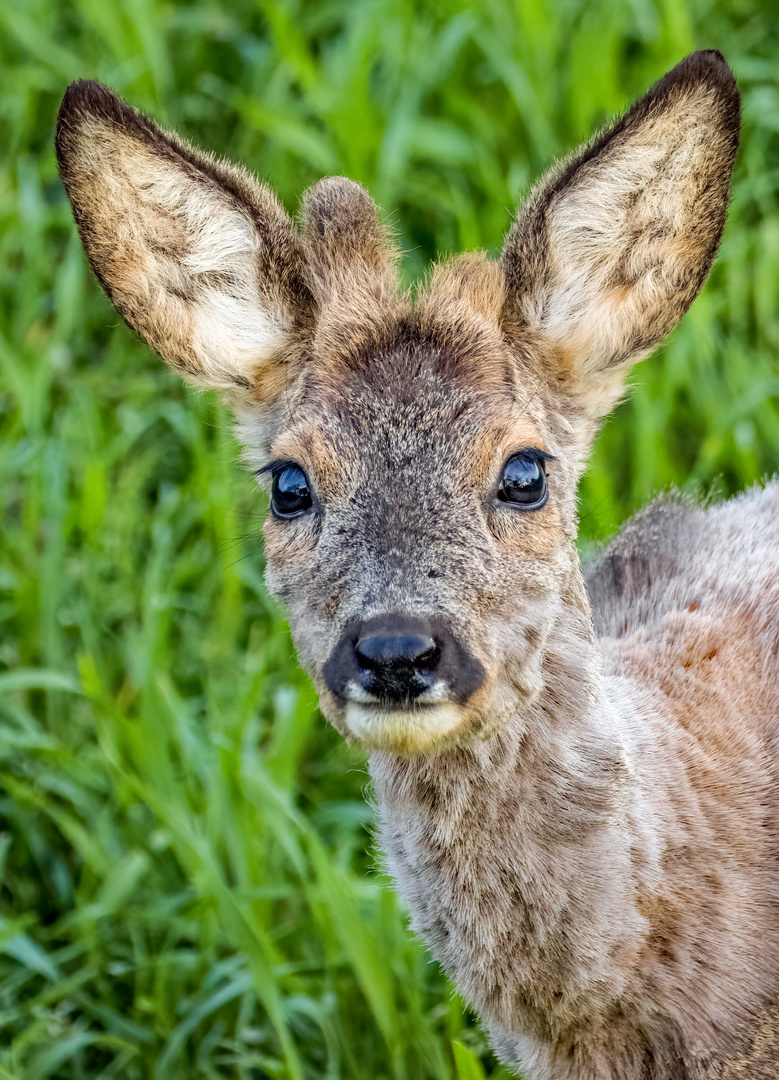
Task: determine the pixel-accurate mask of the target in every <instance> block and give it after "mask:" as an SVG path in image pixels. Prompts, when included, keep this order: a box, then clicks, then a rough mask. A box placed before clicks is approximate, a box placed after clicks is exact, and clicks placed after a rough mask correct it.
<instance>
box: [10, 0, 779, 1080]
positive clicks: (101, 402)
mask: <svg viewBox="0 0 779 1080" xmlns="http://www.w3.org/2000/svg"><path fill="white" fill-rule="evenodd" d="M773 7H774V6H773V4H772V3H770V2H768V0H766V2H765V3H763V4H761V3H751V2H747V0H740V2H735V0H734V2H731V3H716V2H715V0H655V2H650V0H608V2H605V0H587V2H585V0H562V2H560V3H555V4H552V3H551V2H544V0H522V2H521V3H518V4H510V3H508V2H507V0H482V2H481V3H479V4H478V5H476V4H474V5H465V4H458V3H454V2H452V0H437V2H435V3H433V2H432V0H423V2H416V3H412V0H325V2H318V3H314V2H302V0H301V2H293V0H260V2H258V3H256V4H254V3H251V4H250V3H248V2H243V0H237V2H230V3H228V4H224V5H220V4H217V3H216V0H213V2H211V0H191V2H190V3H186V4H176V5H174V4H171V3H163V2H161V0H115V2H114V3H113V4H110V5H109V4H106V3H105V2H104V0H73V3H72V4H70V5H63V4H56V3H54V2H53V0H24V2H22V0H4V3H3V4H2V5H0V69H1V70H2V72H3V76H4V77H3V79H2V83H0V103H1V105H2V109H1V110H0V115H2V117H3V121H2V125H1V126H0V143H1V144H2V154H1V155H0V371H1V372H2V374H1V375H0V403H1V408H0V424H1V425H2V441H1V442H0V498H1V499H2V503H3V528H2V535H0V552H1V555H0V590H1V591H0V620H2V621H1V622H0V882H1V885H0V1078H2V1080H43V1078H45V1077H52V1078H57V1080H82V1078H89V1080H96V1078H98V1077H100V1078H104V1080H108V1078H111V1077H121V1078H128V1080H136V1078H138V1080H140V1078H146V1077H150V1078H157V1080H178V1078H188V1080H189V1078H193V1077H209V1078H210V1077H236V1078H241V1080H248V1078H252V1080H255V1078H261V1077H263V1078H264V1077H274V1078H275V1077H279V1078H281V1077H284V1078H287V1077H289V1078H292V1080H302V1078H305V1080H337V1078H338V1080H340V1078H343V1080H366V1078H371V1080H385V1078H386V1080H483V1078H484V1077H485V1076H487V1075H490V1076H492V1077H493V1078H495V1080H497V1078H499V1077H504V1078H505V1076H506V1074H505V1073H504V1072H502V1071H501V1070H500V1069H498V1068H497V1067H496V1065H495V1062H494V1060H493V1059H492V1058H491V1057H490V1055H489V1053H488V1050H487V1048H486V1045H485V1042H484V1039H483V1037H482V1036H481V1034H480V1033H479V1031H478V1028H476V1027H475V1025H474V1023H473V1020H472V1018H471V1017H469V1016H468V1014H467V1012H466V1011H465V1010H464V1007H463V1005H462V1003H461V1002H460V1001H459V1000H458V999H457V998H456V997H454V996H453V995H452V992H451V989H450V988H449V987H448V985H447V984H446V982H445V980H444V978H443V977H442V975H441V974H440V972H439V971H438V970H437V969H436V968H435V967H434V966H433V965H431V964H430V963H429V961H428V957H427V956H426V954H425V952H424V950H423V949H422V948H421V946H420V945H419V944H417V943H416V942H414V941H413V940H412V939H411V938H410V937H409V934H408V932H407V930H406V928H405V920H404V914H403V911H402V909H401V907H400V905H399V903H398V901H397V900H396V899H395V897H394V895H393V893H392V891H391V889H390V888H389V884H388V882H387V880H386V879H385V877H384V876H383V875H382V874H381V872H380V871H379V870H378V869H377V867H376V859H375V854H374V852H373V850H372V840H371V821H372V812H371V809H370V806H369V804H367V803H366V801H365V799H364V797H363V789H364V787H365V784H366V775H365V770H364V763H363V760H362V758H361V757H360V755H359V754H358V753H356V752H352V751H349V750H348V749H347V748H346V747H345V746H344V745H343V743H342V742H341V740H340V739H339V738H338V737H337V736H336V735H335V734H334V732H332V731H331V730H330V729H329V728H328V727H327V726H326V725H325V724H324V722H323V721H322V719H321V717H319V715H318V714H317V711H316V702H315V697H314V695H313V693H312V690H311V688H310V687H309V685H308V683H307V680H306V679H305V677H304V676H303V675H302V674H301V673H300V671H299V670H298V668H297V666H296V663H295V659H294V655H293V649H292V645H291V641H290V638H289V634H288V632H287V629H286V626H285V623H284V619H283V614H282V613H281V612H280V611H278V610H277V609H276V608H275V607H274V606H273V605H272V604H271V602H270V601H269V600H268V598H267V596H266V593H265V591H264V587H263V583H262V570H263V564H262V552H261V550H260V547H259V544H258V540H257V534H258V528H259V523H260V521H261V518H262V513H263V509H264V508H263V506H262V505H260V503H259V501H258V497H257V495H256V494H255V492H254V490H253V486H252V484H251V483H250V481H249V479H248V478H247V477H246V476H244V475H243V474H242V473H241V471H240V469H239V468H238V467H237V466H236V465H235V464H234V461H235V458H236V455H237V448H236V446H235V445H234V442H233V439H232V436H231V433H230V423H229V420H228V418H227V416H226V414H225V413H224V412H223V410H222V409H221V407H220V406H219V404H218V403H217V402H216V401H215V400H214V399H213V398H211V397H209V396H206V395H197V394H194V393H192V392H189V391H187V390H185V389H184V388H183V387H182V386H181V385H180V384H179V383H178V382H177V381H176V380H175V378H174V377H173V376H172V375H170V374H169V373H168V372H167V371H166V370H165V369H164V368H163V366H162V365H161V364H160V363H159V362H158V361H157V360H156V359H155V358H154V357H153V356H152V355H151V354H150V353H149V352H148V350H147V349H146V348H145V347H144V346H143V345H142V344H141V343H140V342H139V341H137V340H136V339H135V338H134V337H133V335H132V334H131V333H130V332H129V331H128V330H127V329H126V328H125V327H124V326H123V325H121V324H119V320H118V318H117V317H116V316H115V314H114V313H113V312H112V311H111V309H110V307H109V305H108V303H107V301H106V300H105V299H104V298H103V297H102V295H101V294H100V292H99V290H98V288H97V286H96V285H95V283H94V281H93V280H92V279H91V277H90V274H89V272H88V270H87V268H86V264H85V260H84V258H83V255H82V253H81V250H80V246H79V243H78V241H77V239H76V235H75V230H74V228H73V225H72V222H71V219H70V215H69V210H68V207H67V204H66V200H65V198H64V194H63V192H62V190H61V188H60V186H59V184H58V181H57V179H56V170H55V166H54V160H53V153H52V131H53V124H54V118H55V115H56V110H57V106H58V102H59V99H60V97H61V95H62V92H63V90H64V87H65V85H66V83H67V82H68V81H69V80H71V79H73V78H77V77H81V76H93V77H98V78H101V79H102V80H104V81H106V82H108V83H110V84H111V85H113V86H114V87H115V88H116V89H117V90H119V91H120V92H121V93H123V94H125V95H126V96H127V97H128V98H130V99H131V100H132V101H133V102H134V103H136V104H137V105H139V106H141V107H143V108H145V109H147V110H150V111H152V112H154V113H155V114H156V115H157V116H158V117H160V118H161V119H162V120H163V121H165V122H168V123H169V124H171V125H172V126H175V127H176V128H178V129H179V130H181V131H183V132H184V133H185V134H186V135H188V136H189V137H191V138H193V139H195V140H196V141H198V142H200V143H202V144H204V145H207V146H210V147H212V148H214V149H216V150H218V151H220V152H223V153H225V154H230V155H231V156H233V157H235V158H239V159H241V160H243V161H245V162H247V163H248V164H249V165H250V166H252V167H253V168H254V169H255V170H256V171H258V172H259V173H261V174H262V175H264V176H267V177H268V178H269V179H270V180H271V181H272V183H273V184H274V185H275V186H276V187H277V188H278V190H279V191H280V193H281V195H282V198H283V199H284V200H285V202H286V204H287V205H288V206H289V207H290V208H294V206H295V204H296V200H297V198H298V196H299V194H300V192H301V191H302V190H303V189H304V188H305V187H306V186H307V185H308V184H310V183H311V182H313V181H314V180H315V179H317V178H318V177H319V176H320V175H322V174H325V173H332V172H346V173H348V174H350V175H351V176H353V177H355V178H356V179H358V180H361V181H362V182H364V183H366V184H367V185H368V186H369V187H370V188H371V190H372V191H373V193H374V195H375V196H376V198H377V199H378V200H379V201H380V203H381V204H382V205H383V206H384V208H385V210H386V211H387V213H388V214H389V215H390V217H391V220H392V221H393V222H394V223H395V225H396V227H397V229H398V231H399V234H400V237H401V242H402V244H403V247H404V249H405V250H406V251H407V252H408V255H407V258H406V263H405V272H406V273H407V274H408V275H409V276H410V277H416V276H418V275H419V274H421V273H422V272H423V271H424V269H425V267H426V266H427V265H428V263H429V260H430V259H431V258H432V257H433V256H434V255H435V253H436V252H444V251H448V250H452V249H461V248H472V247H487V248H488V249H491V250H496V249H497V247H498V245H499V244H500V240H501V236H502V234H503V232H504V231H505V229H506V227H507V225H508V223H509V219H510V212H511V208H512V207H513V206H514V205H515V203H516V202H517V199H518V198H519V196H520V195H521V193H522V192H523V191H525V190H526V189H527V187H528V185H529V184H530V182H531V181H532V179H533V177H534V176H536V175H537V174H538V173H539V172H540V171H541V170H542V169H543V168H544V166H545V165H546V164H548V163H549V162H550V161H551V159H552V158H553V157H554V156H555V155H556V154H560V153H562V152H565V151H566V150H567V149H569V148H570V147H572V145H573V144H574V143H575V142H576V141H577V140H579V139H581V138H583V137H585V136H586V135H587V134H588V133H589V132H590V131H591V130H592V129H593V127H595V126H597V125H598V124H599V123H601V122H602V121H603V120H604V119H605V118H606V117H607V116H608V115H609V114H610V113H612V112H613V111H615V110H617V109H620V108H622V107H624V106H625V105H626V104H627V103H628V102H629V101H630V100H631V99H632V98H633V97H634V96H635V95H637V94H638V93H640V92H641V91H642V90H643V89H645V88H646V87H647V86H648V85H649V84H650V83H651V82H652V81H653V80H654V79H655V78H656V77H658V76H659V75H660V74H661V73H662V72H664V71H665V70H666V69H667V68H668V67H670V66H671V65H672V64H673V63H675V62H676V61H677V60H678V59H679V58H680V57H681V56H682V55H683V54H684V53H685V52H687V51H689V50H690V49H692V48H694V47H701V46H703V47H706V46H714V47H719V48H721V49H722V50H723V51H724V52H725V53H726V55H727V56H728V58H729V60H730V61H731V63H732V64H733V66H734V67H735V69H736V71H737V73H738V76H739V79H740V82H741V86H742V89H743V91H744V118H745V132H744V145H743V150H742V152H741V156H740V161H739V165H738V170H737V175H736V181H735V189H734V199H733V206H732V211H731V218H730V223H729V226H728V230H727V233H726V237H725V241H724V243H723V248H722V254H721V258H720V261H719V264H718V267H717V268H716V270H715V271H714V273H713V275H712V278H711V280H710V281H709V283H708V285H707V286H706V288H705V290H704V293H703V295H702V296H701V298H700V299H699V300H698V302H697V303H696V305H695V306H694V308H693V310H692V311H691V313H690V314H689V315H688V316H687V318H686V320H685V321H684V323H683V325H682V327H681V328H680V329H679V330H678V331H677V332H676V333H675V334H674V335H673V337H672V339H671V341H670V343H669V344H668V345H667V346H666V347H665V348H664V350H663V351H662V352H661V353H660V354H659V355H657V356H656V357H655V358H654V359H653V360H651V361H649V362H647V363H646V364H644V365H643V366H642V368H641V369H640V370H639V373H638V375H637V380H636V381H637V389H636V393H635V395H634V396H633V398H632V401H631V402H630V403H628V404H626V405H624V406H623V407H622V408H621V409H620V410H619V412H618V414H617V416H616V417H615V419H613V420H612V421H611V422H610V423H609V424H608V425H607V427H606V429H605V431H604V433H603V435H602V437H601V439H600V441H599V444H598V446H597V449H596V452H595V454H594V457H593V463H592V468H591V470H590V473H589V475H588V476H587V478H586V480H585V483H584V488H583V492H582V496H583V503H582V522H583V526H582V527H583V535H584V538H585V540H600V539H602V538H604V537H605V536H608V535H609V534H610V533H611V532H612V531H613V530H614V528H615V527H616V526H617V524H618V523H619V522H620V521H621V520H622V519H623V518H624V517H625V516H626V515H627V514H628V513H630V512H631V511H632V510H633V509H635V508H637V507H638V506H640V505H641V504H642V503H643V502H645V501H646V499H647V498H648V497H649V496H650V494H651V493H652V492H653V491H655V490H657V489H659V488H663V487H667V486H668V485H669V484H676V485H679V486H682V487H692V488H693V489H694V490H698V491H702V492H706V491H708V490H709V489H710V488H711V487H712V486H715V487H716V488H717V489H718V490H720V491H722V492H730V491H734V490H737V489H739V488H742V487H743V486H745V485H747V484H749V483H751V482H753V481H754V480H755V479H757V478H759V477H761V476H762V475H764V474H766V473H771V472H773V471H774V470H776V469H777V467H778V464H779V371H778V370H777V362H776V356H777V346H778V345H779V200H778V197H777V196H778V194H779V81H778V78H779V20H778V19H777V16H776V14H775V12H774V10H773ZM734 557H737V553H734Z"/></svg>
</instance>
